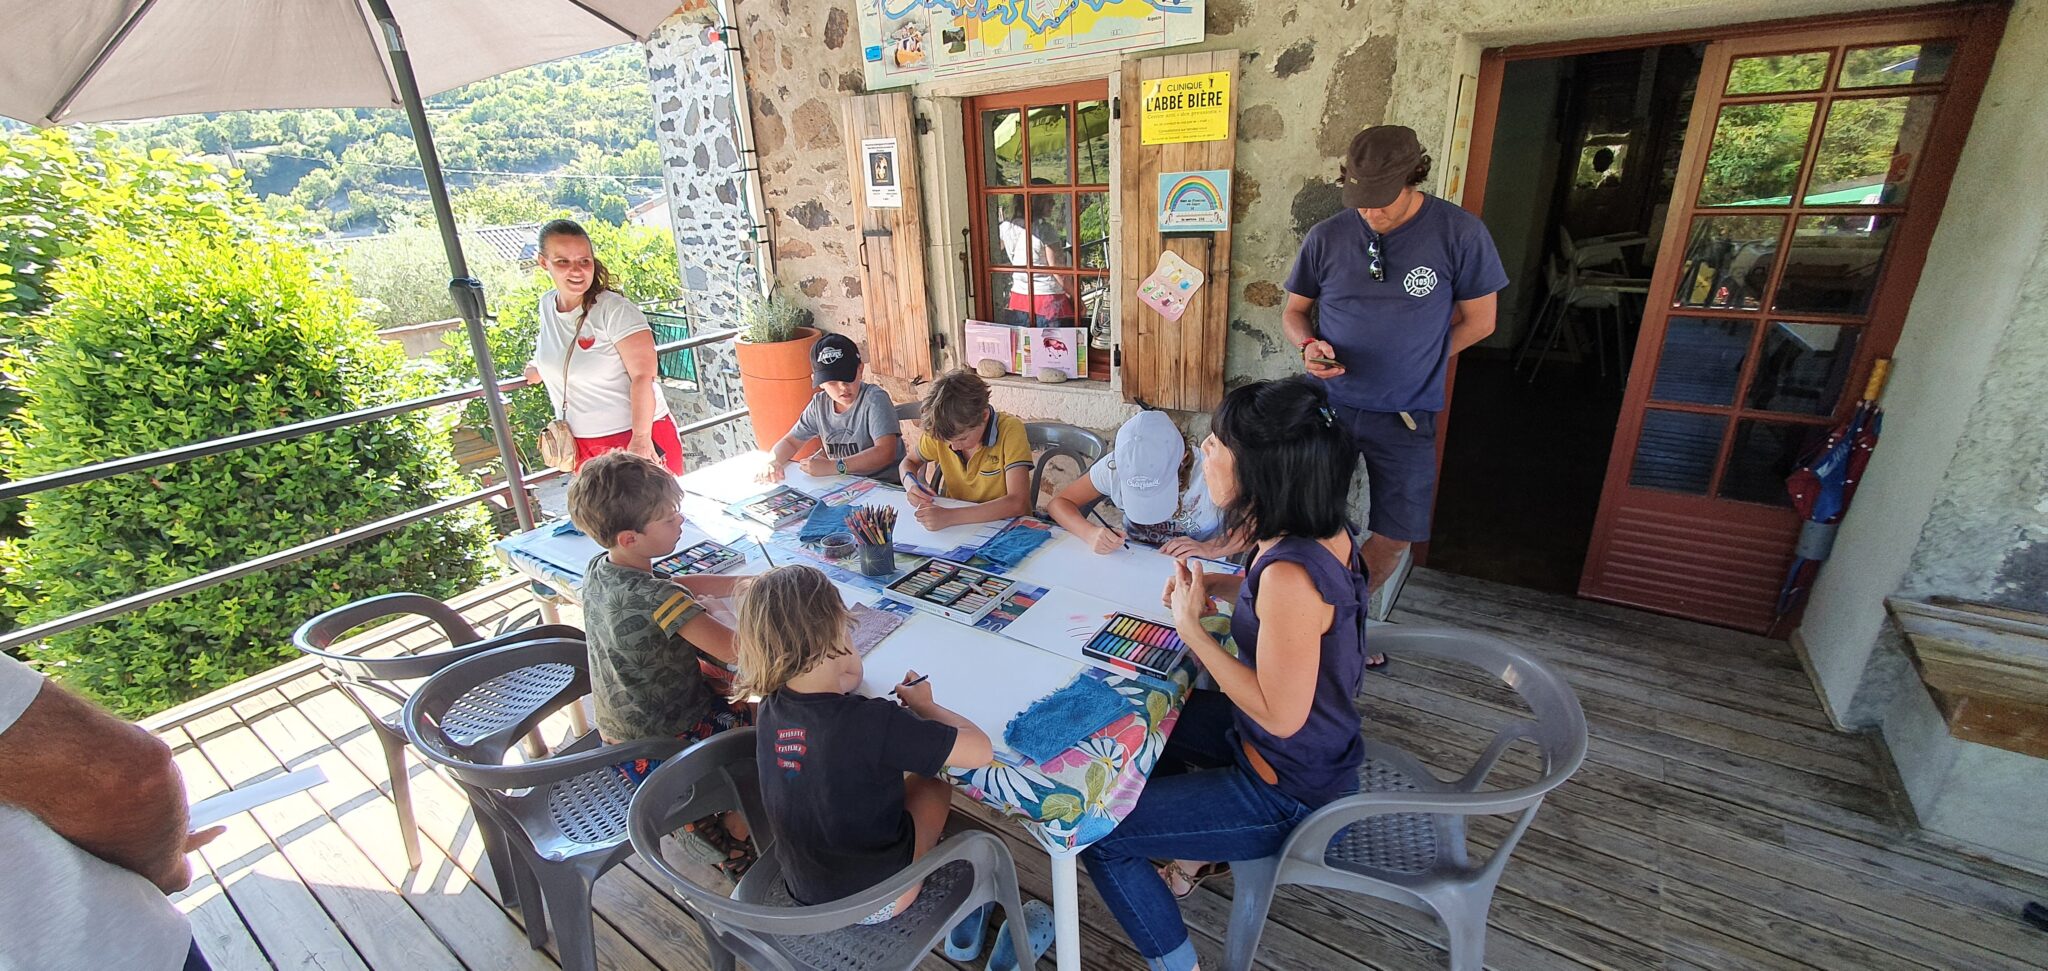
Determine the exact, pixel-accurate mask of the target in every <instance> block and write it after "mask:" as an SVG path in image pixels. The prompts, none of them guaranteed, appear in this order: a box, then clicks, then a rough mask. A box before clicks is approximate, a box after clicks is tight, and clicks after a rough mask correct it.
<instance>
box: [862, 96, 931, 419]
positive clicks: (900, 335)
mask: <svg viewBox="0 0 2048 971" xmlns="http://www.w3.org/2000/svg"><path fill="white" fill-rule="evenodd" d="M870 138H893V139H895V140H896V179H897V181H898V182H899V183H900V184H901V185H902V187H903V205H902V207H901V208H882V209H870V208H868V202H867V192H866V191H865V187H866V184H867V183H866V180H865V171H866V159H864V158H863V157H862V152H861V142H862V141H863V140H864V139H870ZM846 152H847V169H846V171H847V174H848V176H849V178H850V185H851V188H852V190H853V206H854V212H855V213H856V218H855V220H854V221H855V223H856V224H857V225H859V227H860V236H861V238H860V274H861V288H860V292H861V301H862V303H864V304H865V305H866V307H867V318H868V320H867V344H868V346H867V364H868V367H870V368H873V369H874V370H875V372H876V373H879V374H885V375H888V376H890V377H893V378H901V379H903V380H906V381H917V380H928V379H930V378H931V376H932V347H931V336H930V335H931V330H930V327H929V325H928V324H927V319H928V318H927V316H926V311H925V289H924V287H925V263H924V250H925V232H924V197H923V193H922V192H921V191H920V186H919V173H918V168H917V133H916V131H915V130H914V129H913V128H912V127H911V118H910V95H909V94H908V93H906V92H903V91H890V92H886V93H883V94H868V95H860V96H858V97H854V98H849V99H847V102H846Z"/></svg>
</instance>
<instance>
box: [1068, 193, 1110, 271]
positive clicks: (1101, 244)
mask: <svg viewBox="0 0 2048 971" xmlns="http://www.w3.org/2000/svg"><path fill="white" fill-rule="evenodd" d="M1075 201H1077V202H1079V203H1080V204H1081V238H1080V239H1079V240H1078V244H1079V246H1080V250H1081V265H1082V266H1085V267H1088V268H1089V269H1094V270H1106V269H1109V193H1107V192H1083V193H1081V194H1080V195H1078V196H1076V197H1075Z"/></svg>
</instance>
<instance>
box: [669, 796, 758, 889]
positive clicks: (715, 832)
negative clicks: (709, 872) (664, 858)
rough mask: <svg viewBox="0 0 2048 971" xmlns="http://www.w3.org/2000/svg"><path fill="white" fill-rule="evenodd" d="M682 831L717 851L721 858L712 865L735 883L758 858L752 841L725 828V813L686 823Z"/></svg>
mask: <svg viewBox="0 0 2048 971" xmlns="http://www.w3.org/2000/svg"><path fill="white" fill-rule="evenodd" d="M683 832H686V833H690V834H691V835H694V836H696V837H697V838H698V839H699V840H702V841H703V842H704V844H705V845H706V846H709V847H711V848H712V849H713V850H715V851H717V852H718V854H719V856H721V857H723V859H721V860H720V861H718V862H717V863H714V864H712V865H713V866H716V867H717V868H718V869H719V870H720V871H721V872H723V873H724V874H725V875H726V876H728V877H731V878H732V880H733V881H734V882H735V883H737V882H738V881H739V879H740V878H741V877H743V876H746V875H747V869H748V868H749V867H752V866H753V865H754V863H755V861H757V860H759V859H760V856H759V854H757V853H755V852H754V845H753V844H752V843H750V842H748V841H746V840H743V839H740V838H739V837H737V836H734V835H732V833H730V832H728V831H727V830H726V828H725V815H724V814H723V813H720V814H718V815H715V816H706V817H704V818H703V819H700V820H697V821H696V822H694V823H688V824H686V825H684V826H683Z"/></svg>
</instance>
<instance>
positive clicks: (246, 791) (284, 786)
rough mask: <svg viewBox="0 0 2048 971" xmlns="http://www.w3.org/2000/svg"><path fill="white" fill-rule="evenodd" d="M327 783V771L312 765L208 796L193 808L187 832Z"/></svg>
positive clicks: (195, 830) (194, 804)
mask: <svg viewBox="0 0 2048 971" xmlns="http://www.w3.org/2000/svg"><path fill="white" fill-rule="evenodd" d="M326 781H327V770H325V769H322V768H321V767H319V766H317V765H315V766H308V767H307V768H303V769H298V770H296V771H293V772H287V773H285V774H283V775H276V776H271V777H270V778H268V779H265V780H263V781H262V782H257V783H254V784H251V785H246V786H243V787H242V788H240V789H230V790H228V791H226V792H223V793H221V794H219V795H216V796H209V797H207V798H205V799H201V800H199V801H198V802H195V803H193V804H192V821H191V822H190V823H189V824H187V828H189V829H191V830H192V831H194V832H197V831H199V830H202V829H205V828H206V827H208V826H211V825H213V824H215V823H217V822H220V821H221V820H223V819H226V818H228V817H229V816H233V815H234V814H236V813H245V812H248V811H249V810H251V809H254V808H256V807H257V806H262V805H265V804H268V803H273V802H276V801H278V800H279V799H283V798H284V797H286V796H289V795H291V794H292V793H295V792H304V791H306V790H308V789H311V788H313V787H314V786H317V785H319V784H321V783H323V782H326Z"/></svg>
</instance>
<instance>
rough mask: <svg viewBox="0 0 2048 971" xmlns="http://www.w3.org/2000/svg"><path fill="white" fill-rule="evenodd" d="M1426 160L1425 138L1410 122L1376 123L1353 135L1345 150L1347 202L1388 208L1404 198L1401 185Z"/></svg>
mask: <svg viewBox="0 0 2048 971" xmlns="http://www.w3.org/2000/svg"><path fill="white" fill-rule="evenodd" d="M1421 164H1422V140H1421V139H1419V138H1416V137H1415V129H1413V128H1410V127H1408V126H1406V125H1376V126H1374V127H1372V128H1368V129H1366V130H1364V131H1362V132H1359V133H1358V134H1357V136H1356V137H1354V138H1352V139H1351V150H1350V151H1348V152H1345V153H1344V170H1343V186H1344V204H1345V205H1346V206H1349V207H1351V208H1353V209H1385V208H1386V207H1388V206H1391V205H1393V204H1394V200H1396V199H1399V198H1401V187H1402V186H1405V185H1407V184H1408V177H1409V176H1411V175H1414V174H1415V167H1416V166H1418V165H1421Z"/></svg>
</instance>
